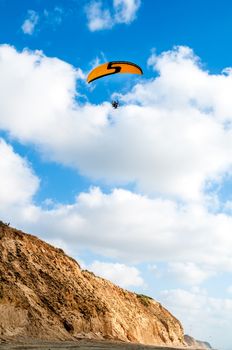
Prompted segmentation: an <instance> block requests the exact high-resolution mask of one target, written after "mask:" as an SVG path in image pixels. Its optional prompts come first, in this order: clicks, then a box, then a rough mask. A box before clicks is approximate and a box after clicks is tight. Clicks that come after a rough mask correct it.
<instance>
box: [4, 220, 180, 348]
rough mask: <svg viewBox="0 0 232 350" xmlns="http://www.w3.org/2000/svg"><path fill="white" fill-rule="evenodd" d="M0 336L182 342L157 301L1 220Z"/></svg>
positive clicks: (177, 325)
mask: <svg viewBox="0 0 232 350" xmlns="http://www.w3.org/2000/svg"><path fill="white" fill-rule="evenodd" d="M0 315H1V317H0V339H17V338H20V339H22V338H26V339H28V338H30V339H47V340H72V339H77V338H80V337H90V338H91V337H92V338H96V339H115V340H122V341H130V342H137V343H143V344H157V345H171V346H180V345H184V334H183V329H182V326H181V324H180V322H179V321H178V320H177V319H176V318H175V317H174V316H173V315H171V313H170V312H168V311H167V310H166V309H165V308H164V307H163V306H161V304H160V303H158V302H156V301H155V300H153V299H151V298H149V297H146V296H143V295H137V294H135V293H132V292H129V291H126V290H124V289H122V288H119V287H118V286H116V285H114V284H113V283H111V282H109V281H107V280H105V279H103V278H100V277H97V276H95V275H94V274H93V273H91V272H89V271H84V270H81V268H80V266H79V264H78V263H77V262H76V261H75V260H74V259H72V258H70V257H68V256H67V255H66V254H65V253H64V252H63V251H62V250H61V249H57V248H54V247H52V246H51V245H49V244H47V243H45V242H43V241H41V240H40V239H38V238H36V237H35V236H32V235H29V234H25V233H23V232H21V231H18V230H16V229H13V228H11V227H9V226H8V225H5V224H4V223H2V222H0Z"/></svg>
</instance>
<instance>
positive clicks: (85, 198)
mask: <svg viewBox="0 0 232 350" xmlns="http://www.w3.org/2000/svg"><path fill="white" fill-rule="evenodd" d="M2 144H3V152H2V154H3V156H4V161H2V162H1V179H2V182H1V183H2V187H1V188H0V198H1V214H2V216H3V219H4V220H5V221H7V222H9V221H10V222H11V223H12V224H13V225H15V226H16V227H19V228H21V229H24V230H25V231H27V232H34V233H35V234H38V235H42V237H43V238H44V239H46V240H49V241H54V240H56V241H57V242H59V245H61V243H62V242H63V244H64V247H68V249H69V251H70V252H73V254H75V253H76V249H78V250H80V249H81V248H82V249H83V248H84V249H88V250H92V251H93V252H95V253H97V254H102V255H104V256H108V257H111V258H112V257H114V258H117V259H118V260H124V261H130V262H142V261H148V262H159V261H165V262H170V263H171V265H170V266H171V268H172V273H175V275H176V277H179V278H180V273H182V274H183V275H185V277H184V276H183V278H186V279H187V282H188V281H189V280H191V282H192V281H194V282H195V283H201V282H202V281H203V280H204V279H206V278H207V277H210V276H211V272H210V271H214V273H217V272H220V271H232V259H231V250H232V239H231V235H230V232H231V230H232V218H231V217H230V216H227V215H225V214H213V213H208V212H207V211H206V209H204V208H203V207H201V206H200V205H194V206H192V205H190V206H180V205H177V204H176V203H175V202H173V201H170V200H164V199H159V198H156V199H155V198H154V199H151V198H148V197H146V196H142V195H139V194H134V193H132V192H130V191H127V190H122V189H115V190H113V191H112V192H111V193H109V194H104V193H103V192H102V191H101V190H100V189H99V188H93V189H91V190H90V191H89V192H86V193H80V194H79V195H78V196H77V197H76V201H75V202H74V203H70V204H68V205H62V204H54V205H53V203H52V202H51V201H49V203H50V206H49V208H46V207H45V208H43V207H39V206H36V205H34V204H33V196H34V195H35V194H36V191H37V190H38V179H37V178H36V177H35V176H34V175H33V172H32V170H30V168H29V166H28V164H27V163H25V161H23V160H22V159H21V158H20V157H19V156H18V155H16V154H14V153H13V151H12V148H11V147H10V146H7V145H6V144H5V143H4V142H2ZM15 168H17V171H16V170H15ZM5 189H12V193H11V192H10V190H8V191H7V193H6V191H5ZM96 228H97V231H96ZM97 232H100V234H97ZM65 249H66V248H65ZM190 262H191V263H190ZM183 263H186V266H185V267H184V266H183ZM195 264H196V265H195ZM198 264H201V269H200V268H198V267H197V265H198ZM209 272H210V273H209ZM188 275H189V276H188Z"/></svg>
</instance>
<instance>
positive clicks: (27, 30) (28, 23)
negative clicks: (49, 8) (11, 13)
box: [21, 10, 39, 35]
mask: <svg viewBox="0 0 232 350" xmlns="http://www.w3.org/2000/svg"><path fill="white" fill-rule="evenodd" d="M38 21H39V15H38V14H37V12H35V11H33V10H28V11H27V18H26V19H25V21H24V22H23V24H22V27H21V28H22V31H23V33H24V34H28V35H32V34H33V33H34V31H35V27H36V25H37V24H38Z"/></svg>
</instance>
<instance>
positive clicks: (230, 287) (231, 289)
mask: <svg viewBox="0 0 232 350" xmlns="http://www.w3.org/2000/svg"><path fill="white" fill-rule="evenodd" d="M227 293H229V294H232V285H231V286H229V287H228V288H227Z"/></svg>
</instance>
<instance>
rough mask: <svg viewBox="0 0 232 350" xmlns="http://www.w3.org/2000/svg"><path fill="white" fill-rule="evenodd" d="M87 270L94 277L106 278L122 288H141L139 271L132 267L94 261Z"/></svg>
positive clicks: (141, 282) (142, 283)
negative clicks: (91, 272) (94, 275)
mask: <svg viewBox="0 0 232 350" xmlns="http://www.w3.org/2000/svg"><path fill="white" fill-rule="evenodd" d="M87 269H88V270H90V271H93V272H94V273H95V274H96V275H98V276H101V277H103V278H106V279H108V280H110V281H112V282H113V283H115V284H117V285H119V286H120V287H122V288H128V287H134V286H143V285H144V281H143V279H142V277H141V276H140V271H139V270H138V269H137V268H136V267H133V266H127V265H125V264H119V263H106V262H101V261H94V262H93V263H92V264H91V265H88V266H87Z"/></svg>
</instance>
